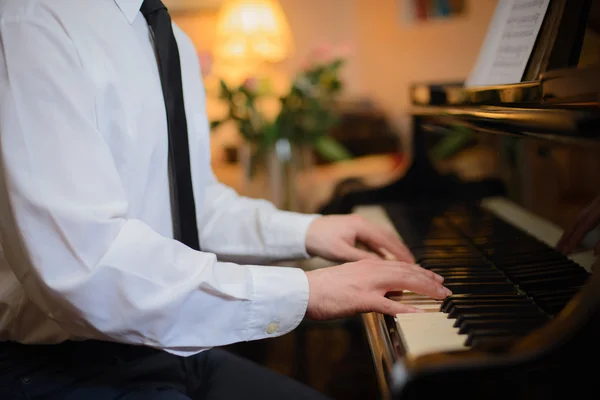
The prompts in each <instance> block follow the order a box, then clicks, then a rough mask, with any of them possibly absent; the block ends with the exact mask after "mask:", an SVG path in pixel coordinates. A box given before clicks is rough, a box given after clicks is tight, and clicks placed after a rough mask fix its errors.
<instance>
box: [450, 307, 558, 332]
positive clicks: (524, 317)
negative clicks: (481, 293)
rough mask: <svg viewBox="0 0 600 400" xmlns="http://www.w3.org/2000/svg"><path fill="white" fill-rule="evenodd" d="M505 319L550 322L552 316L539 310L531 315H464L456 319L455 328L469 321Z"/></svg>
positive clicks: (505, 313)
mask: <svg viewBox="0 0 600 400" xmlns="http://www.w3.org/2000/svg"><path fill="white" fill-rule="evenodd" d="M491 318H493V319H503V320H507V321H518V320H539V321H543V322H548V321H549V319H550V316H549V315H548V314H544V313H543V312H541V311H539V310H533V311H531V312H530V313H522V314H515V313H509V312H504V313H502V312H496V313H485V314H462V315H459V316H458V317H456V320H455V321H454V324H453V325H452V326H454V327H455V328H460V327H461V326H462V325H463V324H464V323H465V322H467V321H482V320H488V319H491Z"/></svg>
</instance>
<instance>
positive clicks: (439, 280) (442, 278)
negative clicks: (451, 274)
mask: <svg viewBox="0 0 600 400" xmlns="http://www.w3.org/2000/svg"><path fill="white" fill-rule="evenodd" d="M435 279H437V281H438V282H440V283H442V282H444V277H443V276H441V275H438V274H435Z"/></svg>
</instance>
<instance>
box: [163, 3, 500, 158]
mask: <svg viewBox="0 0 600 400" xmlns="http://www.w3.org/2000/svg"><path fill="white" fill-rule="evenodd" d="M280 1H281V5H282V6H283V8H284V10H285V12H286V15H287V17H288V19H289V23H290V26H291V28H292V32H293V35H294V40H295V54H294V56H293V57H292V58H291V59H290V60H288V61H286V62H284V63H282V64H281V65H279V66H275V68H274V69H273V73H274V74H277V75H279V76H280V77H281V76H283V77H284V79H285V78H286V77H289V76H291V75H292V74H293V72H294V71H296V70H297V69H299V68H300V67H301V66H302V63H303V62H304V60H305V56H306V54H307V53H308V52H309V51H310V49H311V48H312V47H314V46H315V45H317V44H319V43H322V42H330V43H332V44H340V43H349V44H351V47H352V48H353V51H352V54H351V57H350V60H349V63H348V64H347V66H346V69H345V71H344V74H345V75H344V77H345V78H346V85H347V87H346V89H347V91H346V93H347V96H348V97H351V98H357V97H361V98H362V97H366V98H370V99H372V100H374V101H375V102H376V103H378V104H379V106H381V107H382V108H383V109H384V110H385V111H386V112H387V113H388V115H389V116H390V118H391V120H392V121H393V123H394V124H395V125H397V126H398V128H399V131H400V132H401V134H402V135H403V138H406V139H407V140H408V138H409V135H408V132H409V129H410V126H409V123H408V121H409V118H408V117H407V111H408V109H409V106H410V104H409V97H408V89H409V86H410V84H411V83H412V82H416V81H446V80H463V79H465V78H466V76H467V75H468V73H469V72H470V70H471V68H472V66H473V64H474V63H475V60H476V57H477V54H478V52H479V48H480V46H481V43H482V42H483V39H484V37H485V34H486V32H487V28H488V24H489V22H490V20H491V17H492V14H493V12H494V9H495V7H496V3H497V0H468V1H467V4H466V9H467V11H466V14H465V15H464V16H462V17H459V18H456V19H452V20H446V21H432V22H429V23H426V24H423V25H414V26H405V25H404V24H403V19H402V15H401V11H400V9H401V7H400V5H399V1H398V0H280ZM174 20H175V22H177V23H178V24H179V25H180V26H181V27H182V28H183V29H184V30H185V31H186V32H187V33H188V34H189V35H190V36H191V37H192V39H193V40H194V42H195V43H196V45H197V47H198V49H199V50H210V48H211V46H212V43H213V42H214V33H213V32H214V28H215V21H216V13H214V12H202V13H197V14H191V15H175V16H174ZM215 107H216V106H215V105H214V104H211V103H209V114H210V113H212V112H216V111H215ZM234 136H235V135H233V134H232V133H231V132H229V133H228V134H227V133H226V134H221V133H220V134H219V136H215V140H214V141H213V142H214V148H215V151H217V150H218V148H219V147H222V146H223V145H224V144H225V143H229V142H231V141H235V137H234Z"/></svg>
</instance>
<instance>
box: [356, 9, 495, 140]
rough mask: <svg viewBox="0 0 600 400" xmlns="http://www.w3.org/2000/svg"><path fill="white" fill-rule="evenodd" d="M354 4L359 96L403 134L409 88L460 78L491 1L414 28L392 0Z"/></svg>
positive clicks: (469, 62) (482, 35) (475, 46)
mask: <svg viewBox="0 0 600 400" xmlns="http://www.w3.org/2000/svg"><path fill="white" fill-rule="evenodd" d="M356 3H357V4H356V13H357V15H359V16H360V17H359V18H358V19H357V22H358V23H357V26H356V38H357V40H358V43H357V44H358V49H359V53H358V54H357V56H358V62H359V66H358V70H359V71H360V78H361V87H362V89H363V93H364V94H367V95H369V96H371V97H373V98H374V99H375V100H376V101H377V102H378V103H379V104H380V105H381V106H382V107H383V108H384V109H385V111H386V112H387V113H388V115H390V117H391V118H393V120H394V122H395V123H396V124H397V126H399V127H400V128H401V132H403V133H406V132H408V131H409V129H410V126H409V119H408V117H407V114H406V112H407V110H408V108H409V106H410V103H409V96H408V90H409V86H410V84H411V83H413V82H420V81H453V80H463V79H465V78H466V77H467V75H468V74H469V72H470V71H471V68H472V67H473V65H474V64H475V61H476V58H477V55H478V53H479V48H480V46H481V44H482V43H483V40H484V38H485V35H486V32H487V29H488V25H489V23H490V21H491V18H492V15H493V13H494V10H495V7H496V3H497V1H496V0H470V1H467V4H466V13H465V15H464V16H462V17H459V18H456V19H452V20H445V21H443V20H440V21H432V22H429V23H426V24H422V25H414V26H405V25H403V23H402V16H401V14H400V13H401V11H400V7H399V6H398V1H397V0H377V1H373V0H357V2H356ZM375 3H376V4H377V6H376V7H375V6H374V4H375Z"/></svg>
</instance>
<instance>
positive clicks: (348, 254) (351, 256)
mask: <svg viewBox="0 0 600 400" xmlns="http://www.w3.org/2000/svg"><path fill="white" fill-rule="evenodd" d="M341 253H342V254H344V260H343V261H359V260H365V259H367V260H381V258H380V257H379V256H378V255H377V254H374V253H371V252H369V251H366V250H361V249H358V248H356V247H352V246H350V245H348V246H347V247H346V248H345V249H344V251H342V252H341Z"/></svg>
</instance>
